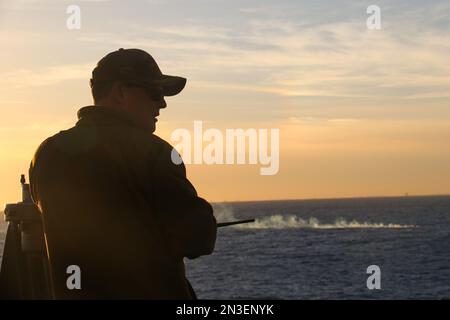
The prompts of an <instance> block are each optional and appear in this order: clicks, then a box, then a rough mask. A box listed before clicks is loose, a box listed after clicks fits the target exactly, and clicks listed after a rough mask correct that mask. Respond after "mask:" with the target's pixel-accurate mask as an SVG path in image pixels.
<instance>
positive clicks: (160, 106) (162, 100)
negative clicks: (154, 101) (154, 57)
mask: <svg viewBox="0 0 450 320" xmlns="http://www.w3.org/2000/svg"><path fill="white" fill-rule="evenodd" d="M158 107H159V109H164V108H165V107H167V103H166V99H164V97H163V98H162V99H161V103H160V104H159V106H158Z"/></svg>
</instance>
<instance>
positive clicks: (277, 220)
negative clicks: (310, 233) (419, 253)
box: [233, 214, 417, 229]
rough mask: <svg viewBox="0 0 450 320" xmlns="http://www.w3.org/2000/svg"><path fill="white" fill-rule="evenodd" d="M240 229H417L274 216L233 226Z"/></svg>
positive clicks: (402, 226)
mask: <svg viewBox="0 0 450 320" xmlns="http://www.w3.org/2000/svg"><path fill="white" fill-rule="evenodd" d="M233 227H234V228H239V229H380V228H386V229H406V228H416V227H417V226H415V225H402V224H394V223H373V222H358V221H356V220H352V221H347V220H345V219H344V218H337V219H336V220H335V222H334V223H331V224H329V223H320V221H319V220H318V219H316V218H314V217H311V218H309V219H307V220H305V219H301V218H299V217H297V216H295V215H280V214H277V215H272V216H268V217H263V218H257V219H256V221H255V222H254V223H247V224H240V225H236V226H233Z"/></svg>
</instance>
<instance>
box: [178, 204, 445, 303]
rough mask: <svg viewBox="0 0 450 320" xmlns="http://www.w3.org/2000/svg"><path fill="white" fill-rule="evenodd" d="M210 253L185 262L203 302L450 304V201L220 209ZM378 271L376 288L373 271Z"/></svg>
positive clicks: (220, 206) (218, 206)
mask: <svg viewBox="0 0 450 320" xmlns="http://www.w3.org/2000/svg"><path fill="white" fill-rule="evenodd" d="M214 207H215V212H216V217H217V218H218V220H219V221H228V220H232V219H247V218H256V223H254V224H249V225H243V226H241V227H224V228H221V229H219V231H218V238H217V243H216V250H215V252H214V253H213V254H212V255H211V256H206V257H201V258H198V259H195V260H186V264H187V266H186V268H187V274H188V277H189V279H190V280H191V282H192V285H193V287H194V289H195V290H196V292H197V294H198V296H199V298H203V299H246V298H251V299H259V298H264V299H265V298H274V299H445V298H446V299H448V298H450V197H448V196H445V197H444V196H443V197H401V198H361V199H337V200H303V201H301V200H300V201H268V202H241V203H222V204H215V205H214ZM371 265H377V266H378V267H379V268H380V287H381V288H380V289H372V290H369V289H368V287H367V279H368V277H369V276H370V275H371V274H368V273H367V268H368V266H371Z"/></svg>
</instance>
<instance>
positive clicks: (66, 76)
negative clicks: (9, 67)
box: [0, 63, 95, 88]
mask: <svg viewBox="0 0 450 320" xmlns="http://www.w3.org/2000/svg"><path fill="white" fill-rule="evenodd" d="M94 65H95V63H81V64H67V65H57V66H47V67H38V68H35V69H33V68H30V69H18V70H15V71H9V72H6V73H3V74H1V79H0V86H2V87H7V88H24V87H35V86H49V85H55V84H57V83H60V82H62V81H67V80H77V79H83V80H85V79H86V78H87V77H88V76H89V75H90V72H91V71H92V68H93V66H94Z"/></svg>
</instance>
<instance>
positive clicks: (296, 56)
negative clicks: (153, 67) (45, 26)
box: [79, 3, 450, 99]
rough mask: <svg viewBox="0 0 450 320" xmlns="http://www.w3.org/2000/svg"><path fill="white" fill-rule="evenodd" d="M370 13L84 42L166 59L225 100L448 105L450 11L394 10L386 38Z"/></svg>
mask: <svg viewBox="0 0 450 320" xmlns="http://www.w3.org/2000/svg"><path fill="white" fill-rule="evenodd" d="M294 7H295V6H294V5H293V4H290V5H287V6H284V7H283V5H280V6H279V8H284V9H285V8H291V9H292V8H294ZM363 7H364V6H362V5H361V4H359V5H357V6H356V5H355V6H352V7H350V8H349V11H350V12H351V13H352V14H353V13H354V12H355V10H356V12H359V15H356V16H348V14H347V15H346V11H345V10H344V9H342V10H336V8H334V9H335V11H337V12H338V13H339V14H336V13H326V14H325V15H324V17H322V20H321V17H320V15H317V14H316V13H317V10H315V9H311V8H309V9H310V10H311V11H312V12H313V13H315V15H312V18H311V19H313V20H314V23H306V22H305V21H296V20H295V19H294V13H295V12H301V10H300V9H301V8H302V7H301V5H299V4H296V7H295V8H296V10H291V11H292V12H290V13H287V14H285V16H283V15H282V10H273V6H268V7H267V6H260V7H256V8H242V9H239V10H240V11H241V12H242V13H245V14H249V15H250V18H249V19H248V20H246V21H240V23H237V24H236V26H232V25H227V26H224V25H220V19H218V20H219V21H218V22H217V24H214V23H213V24H211V22H208V23H206V22H201V21H195V20H191V21H187V22H186V21H181V22H180V23H177V24H166V25H164V26H161V25H152V26H148V25H147V26H145V27H143V26H142V25H131V26H129V28H131V30H133V32H131V33H130V29H129V30H127V31H126V32H125V31H124V33H127V34H132V36H125V35H124V34H120V33H119V34H116V33H109V34H108V33H101V34H97V35H96V34H90V35H87V36H83V37H80V38H79V40H80V41H89V42H96V43H98V42H99V41H100V42H103V43H108V44H113V45H114V46H125V47H142V48H148V49H150V50H152V49H154V50H157V51H158V52H160V53H161V57H162V58H161V59H159V60H158V61H162V63H163V64H166V65H170V66H171V67H172V68H173V69H179V68H181V70H182V72H188V73H189V74H193V75H194V77H195V78H196V80H198V81H197V84H198V85H204V86H205V87H208V86H215V87H216V88H219V87H221V88H223V89H224V90H229V89H232V90H241V89H245V90H247V89H248V90H250V91H259V92H267V93H275V94H279V95H281V96H286V97H293V96H298V97H302V96H323V97H335V96H340V97H379V96H389V97H392V98H401V99H410V98H411V97H417V96H420V97H429V98H434V97H442V96H446V95H445V94H444V93H445V92H446V91H450V77H449V76H448V75H449V74H450V65H448V63H447V62H446V61H447V59H448V54H449V53H450V43H449V41H448V32H449V31H450V30H449V29H448V27H446V26H445V25H442V24H439V23H438V22H439V21H440V20H441V19H442V14H439V12H440V11H437V10H438V9H440V10H441V11H442V10H448V5H445V4H442V3H436V4H435V3H430V4H428V6H420V7H419V9H417V8H409V9H408V7H406V8H404V7H403V6H399V8H401V9H402V10H403V11H401V10H399V9H398V8H396V7H395V5H390V6H387V5H386V11H387V12H388V13H389V15H388V14H386V16H392V17H393V19H391V20H389V19H388V18H385V19H384V20H383V21H386V23H385V25H383V28H382V30H380V31H372V30H368V29H367V28H366V26H365V19H366V17H367V16H366V13H365V10H362V9H364V8H363ZM408 10H409V11H408ZM294 11H295V12H294ZM400 11H401V12H400ZM307 13H308V11H306V12H303V13H302V14H301V16H305V15H307ZM408 13H410V14H411V16H409V15H408ZM420 13H422V14H424V13H433V14H436V16H435V18H433V19H430V20H429V21H428V22H427V21H423V19H422V20H421V21H422V22H423V24H422V25H421V26H420V28H417V27H416V26H415V23H416V20H417V19H420V16H419V14H420ZM330 15H332V18H330V19H327V18H329V16H330ZM345 17H347V20H346V19H345ZM411 17H412V18H413V19H411ZM394 18H395V20H394ZM311 19H310V20H311ZM311 21H312V20H311ZM436 28H438V30H439V32H436V30H437V29H436ZM439 28H440V29H439ZM409 30H415V31H416V32H415V34H414V37H411V36H408V34H409ZM249 79H251V81H252V82H251V83H249V82H248V81H249Z"/></svg>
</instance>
